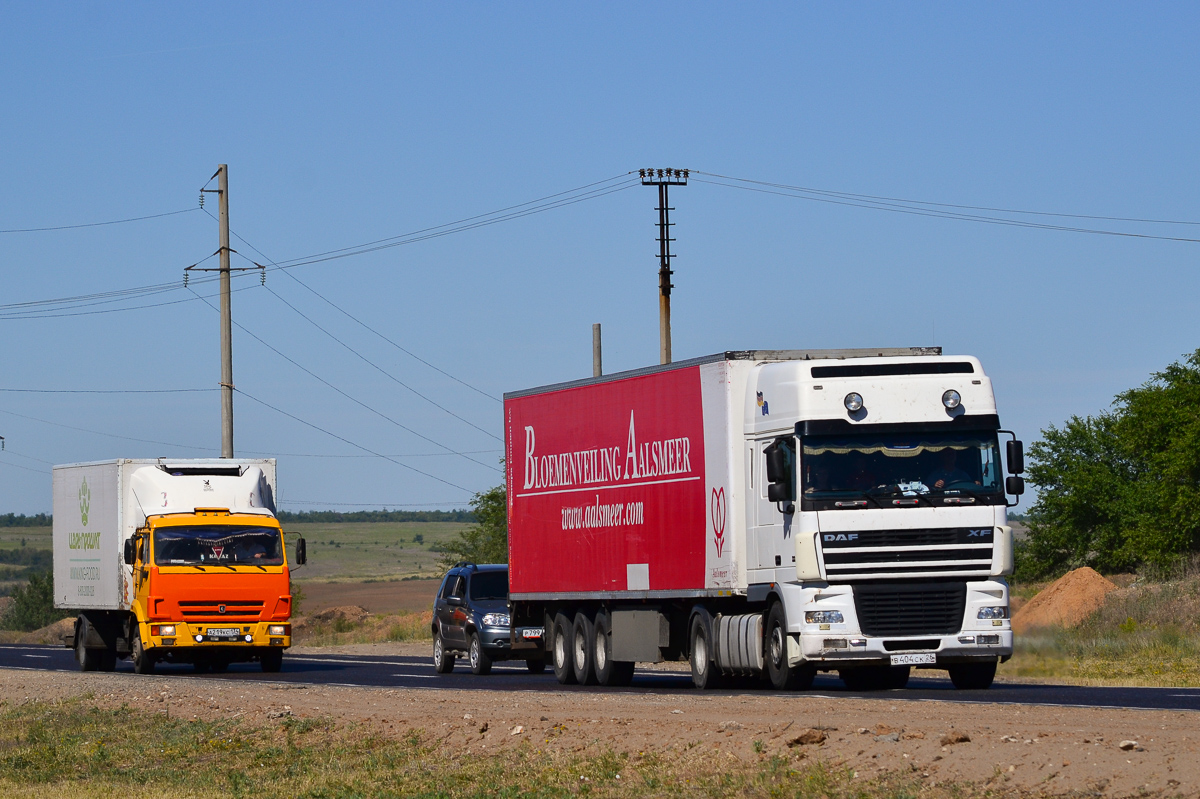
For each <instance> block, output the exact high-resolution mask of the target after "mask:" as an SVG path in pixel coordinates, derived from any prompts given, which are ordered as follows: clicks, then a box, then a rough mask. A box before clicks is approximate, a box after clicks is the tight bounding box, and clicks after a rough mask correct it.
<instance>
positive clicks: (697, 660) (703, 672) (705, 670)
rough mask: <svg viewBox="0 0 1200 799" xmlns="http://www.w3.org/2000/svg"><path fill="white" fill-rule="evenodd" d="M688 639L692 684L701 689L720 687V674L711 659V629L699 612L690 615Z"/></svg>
mask: <svg viewBox="0 0 1200 799" xmlns="http://www.w3.org/2000/svg"><path fill="white" fill-rule="evenodd" d="M688 640H689V642H690V644H691V645H690V646H689V647H688V651H689V652H690V653H691V657H690V658H689V659H690V660H691V663H692V685H695V686H696V687H697V688H699V689H700V690H701V691H704V690H708V689H712V688H720V687H721V683H722V680H721V675H720V674H719V673H718V672H717V668H716V664H715V663H713V659H712V658H713V648H712V630H711V628H710V627H709V626H708V624H707V623H706V619H705V618H704V616H702V615H701V614H699V613H697V614H696V615H695V616H693V617H692V629H691V633H690V634H689V636H688Z"/></svg>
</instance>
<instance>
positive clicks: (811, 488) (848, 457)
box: [800, 431, 1003, 501]
mask: <svg viewBox="0 0 1200 799" xmlns="http://www.w3.org/2000/svg"><path fill="white" fill-rule="evenodd" d="M802 444H803V449H802V454H801V459H800V479H801V488H800V490H801V493H802V496H803V497H804V499H806V500H820V499H843V498H850V497H853V498H859V497H867V498H871V497H877V496H887V497H894V496H910V497H911V496H921V495H925V494H937V495H945V496H953V495H956V494H960V495H966V496H973V497H979V496H980V495H989V499H993V498H994V497H993V496H992V495H999V496H1000V497H1003V484H1002V481H1001V474H1000V452H999V446H998V445H997V442H996V435H995V433H992V432H987V431H964V432H960V433H915V434H904V433H886V434H876V435H871V434H870V433H865V432H864V433H862V434H854V435H829V436H805V437H804V438H803V439H802ZM981 501H982V500H981Z"/></svg>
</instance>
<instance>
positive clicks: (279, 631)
mask: <svg viewBox="0 0 1200 799" xmlns="http://www.w3.org/2000/svg"><path fill="white" fill-rule="evenodd" d="M287 634H288V625H286V624H272V625H270V626H269V627H267V635H287Z"/></svg>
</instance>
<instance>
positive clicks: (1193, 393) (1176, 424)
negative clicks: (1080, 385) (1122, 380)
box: [1018, 350, 1200, 578]
mask: <svg viewBox="0 0 1200 799" xmlns="http://www.w3.org/2000/svg"><path fill="white" fill-rule="evenodd" d="M1029 461H1030V465H1029V479H1030V482H1032V483H1033V484H1034V485H1036V486H1038V499H1037V501H1036V502H1035V503H1034V505H1033V507H1031V508H1030V510H1029V513H1028V523H1029V538H1028V539H1027V540H1026V541H1025V542H1023V543H1022V545H1021V546H1020V547H1019V549H1018V573H1019V574H1020V575H1022V576H1025V577H1028V578H1034V577H1040V576H1046V575H1053V574H1059V573H1061V572H1063V571H1066V570H1067V569H1070V568H1075V567H1078V566H1091V567H1093V568H1095V569H1097V570H1099V571H1106V572H1113V571H1122V570H1127V569H1132V568H1136V567H1138V566H1142V565H1149V566H1154V567H1158V568H1165V567H1168V566H1170V565H1171V564H1173V563H1175V562H1177V561H1178V560H1179V559H1180V558H1181V557H1182V556H1184V555H1186V554H1187V553H1189V552H1195V551H1197V550H1200V350H1197V351H1196V352H1195V353H1193V354H1191V355H1190V356H1188V357H1187V358H1186V359H1184V361H1183V362H1181V363H1175V364H1172V365H1171V366H1169V367H1168V368H1167V369H1166V370H1164V371H1162V372H1159V373H1156V374H1155V375H1153V376H1152V377H1151V378H1150V380H1148V381H1147V382H1146V383H1144V384H1143V385H1142V386H1140V387H1138V388H1135V389H1130V390H1129V391H1126V392H1124V393H1122V394H1120V395H1118V396H1117V398H1116V400H1115V401H1114V403H1113V409H1112V411H1110V412H1107V413H1101V414H1098V415H1096V416H1094V417H1091V416H1089V417H1086V418H1080V417H1077V416H1076V417H1072V418H1071V419H1070V420H1069V421H1067V423H1066V424H1065V425H1063V426H1062V427H1061V428H1058V427H1055V426H1053V425H1051V426H1050V427H1049V428H1047V429H1046V430H1044V431H1042V440H1040V441H1037V442H1035V443H1034V444H1033V445H1032V446H1031V447H1030V448H1029Z"/></svg>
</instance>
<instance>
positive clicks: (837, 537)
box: [824, 533, 858, 541]
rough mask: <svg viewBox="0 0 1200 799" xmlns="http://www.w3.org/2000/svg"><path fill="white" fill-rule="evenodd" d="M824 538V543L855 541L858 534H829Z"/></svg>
mask: <svg viewBox="0 0 1200 799" xmlns="http://www.w3.org/2000/svg"><path fill="white" fill-rule="evenodd" d="M824 538H825V540H826V541H857V540H858V533H838V534H837V535H833V534H832V533H831V534H828V535H826V536H825V537H824Z"/></svg>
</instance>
